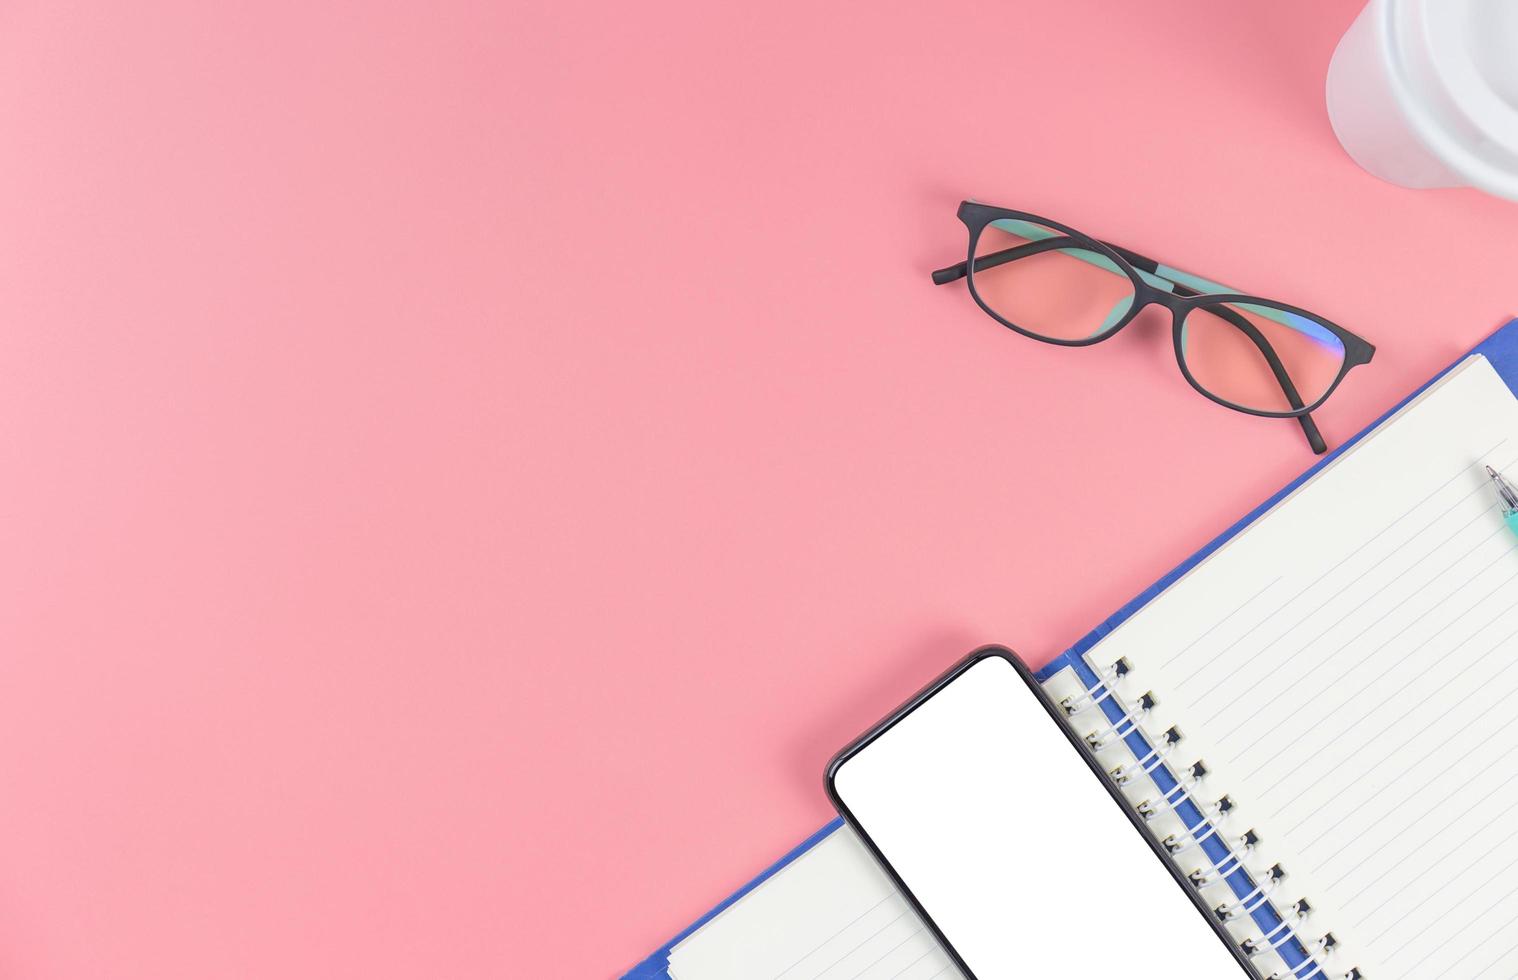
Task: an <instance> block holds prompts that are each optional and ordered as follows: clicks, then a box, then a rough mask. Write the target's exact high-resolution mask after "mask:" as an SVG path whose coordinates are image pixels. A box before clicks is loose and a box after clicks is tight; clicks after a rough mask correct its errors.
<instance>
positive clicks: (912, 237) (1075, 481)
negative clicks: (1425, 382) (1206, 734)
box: [0, 0, 1518, 980]
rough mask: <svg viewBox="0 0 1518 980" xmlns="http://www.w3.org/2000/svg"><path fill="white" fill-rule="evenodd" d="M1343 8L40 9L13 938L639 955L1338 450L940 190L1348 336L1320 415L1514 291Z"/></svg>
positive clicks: (1350, 400)
mask: <svg viewBox="0 0 1518 980" xmlns="http://www.w3.org/2000/svg"><path fill="white" fill-rule="evenodd" d="M1357 7H1358V3H1357V2H1356V0H1333V2H1321V0H1314V2H1308V0H1289V2H1282V3H1276V4H1270V5H1259V4H1220V3H1211V2H1202V0H1187V2H1169V3H1149V4H1138V5H1118V4H1110V3H1099V2H1096V0H1079V2H1067V3H1059V4H1032V3H1023V2H996V3H980V4H969V5H963V4H962V5H959V6H958V7H936V8H932V9H929V8H926V7H921V6H915V7H914V6H910V5H908V6H891V5H886V6H882V5H879V4H870V5H866V4H831V5H830V4H811V3H809V4H802V3H794V2H781V3H778V4H777V3H767V4H758V5H733V4H725V5H723V4H719V5H712V4H698V3H685V2H680V3H665V4H658V5H653V6H650V5H646V4H644V5H626V4H622V5H617V4H603V5H599V6H592V5H587V4H584V3H578V2H564V3H553V4H546V3H545V4H539V5H535V6H532V7H529V6H525V5H520V4H519V5H501V4H484V3H459V2H450V3H443V4H426V5H423V4H357V3H353V4H347V5H344V4H337V3H316V4H294V3H273V4H255V5H237V6H235V7H234V6H229V5H226V4H192V3H178V4H176V3H168V2H150V3H145V4H135V5H115V6H111V5H104V6H101V5H89V6H87V5H75V4H67V3H59V4H40V3H26V2H23V3H19V4H12V5H10V7H9V8H8V9H7V10H6V11H5V12H4V13H3V14H0V132H3V133H4V134H5V146H6V151H5V152H4V153H0V268H3V269H4V270H5V276H4V280H5V285H4V288H3V289H0V314H3V323H4V329H3V332H0V338H3V348H0V363H3V365H4V384H3V385H0V419H3V420H4V422H3V424H4V426H5V430H4V435H5V438H4V440H3V445H4V450H3V451H4V454H5V455H4V461H5V467H6V474H5V475H6V479H5V487H6V492H5V494H4V500H5V503H6V519H5V520H4V522H3V523H0V527H3V534H4V554H5V555H6V556H7V560H6V561H5V562H4V563H3V565H0V568H3V579H0V596H3V597H4V598H3V600H0V640H3V649H4V650H5V652H6V655H5V659H4V666H5V672H4V679H3V683H0V785H3V786H4V787H5V796H6V799H7V801H8V802H7V805H6V806H4V807H3V808H0V849H3V856H0V866H3V868H4V872H3V875H0V919H3V921H4V922H5V924H6V925H5V929H4V931H3V938H0V975H4V976H6V977H17V978H38V980H41V978H94V977H111V978H115V980H135V978H144V980H146V978H152V980H171V978H205V977H218V978H254V977H257V978H263V977H274V976H279V977H355V978H358V977H362V978H365V980H379V978H391V977H450V978H466V977H479V978H487V977H489V978H498V977H506V976H509V977H515V976H524V977H525V976H532V977H607V976H612V975H615V974H617V973H619V972H620V971H621V970H622V969H624V968H626V967H627V966H630V965H631V964H632V963H634V962H635V961H637V960H638V959H641V958H642V957H643V956H644V955H645V954H646V953H647V952H648V951H649V950H650V949H651V948H653V947H654V946H655V945H656V944H658V943H659V942H662V941H663V940H664V939H666V938H667V937H668V936H669V935H670V934H672V933H674V932H675V931H676V930H677V929H679V928H680V927H681V926H683V925H684V924H685V923H686V922H688V921H689V920H690V919H692V918H693V917H695V916H696V915H697V914H699V913H700V912H702V911H703V910H705V909H706V908H707V907H708V906H709V905H711V904H712V903H713V902H714V901H716V900H717V899H719V898H721V897H722V896H723V895H725V894H726V893H727V892H728V891H729V890H731V889H732V888H733V887H734V886H736V885H737V884H739V883H740V882H742V881H743V880H745V879H746V878H747V877H748V876H750V875H751V874H753V873H754V872H755V871H757V870H758V869H760V868H761V867H763V866H764V865H765V864H766V863H768V862H769V861H770V860H771V859H772V858H774V857H775V856H776V855H778V854H779V853H781V852H782V851H783V850H785V849H786V848H788V847H790V846H791V845H792V844H794V843H795V842H796V841H798V840H799V839H801V838H802V837H803V836H805V835H806V834H808V833H809V832H811V831H812V830H814V829H815V828H817V827H818V826H819V825H821V824H822V823H823V822H824V821H825V820H826V819H828V817H829V813H828V808H827V805H826V802H825V801H824V798H823V795H822V793H821V771H822V766H823V763H824V762H825V760H826V758H827V757H828V755H829V754H830V753H831V752H832V751H833V750H834V749H835V748H836V747H837V746H838V745H840V744H841V743H842V742H843V741H845V740H846V739H847V738H848V737H849V736H851V735H853V734H854V733H856V732H857V731H858V730H859V729H861V728H862V727H863V726H864V725H866V724H867V723H869V722H870V721H872V720H873V719H874V718H876V717H877V716H878V715H880V714H881V713H882V712H884V711H885V710H886V709H888V708H889V707H890V706H892V705H893V704H894V703H896V702H897V701H898V700H899V699H900V698H901V697H903V696H904V695H905V694H907V693H909V692H910V691H911V690H913V689H915V688H916V687H917V686H918V685H919V684H920V683H921V682H923V681H924V680H926V679H927V678H928V677H929V676H931V675H932V674H933V673H935V672H937V671H938V670H939V669H941V668H942V667H943V666H945V665H946V664H947V663H949V662H950V661H951V660H953V659H954V658H956V657H957V656H958V655H960V654H961V653H963V652H964V651H966V650H967V649H969V648H970V647H972V646H974V645H976V644H978V643H981V642H987V641H1001V642H1005V643H1008V644H1011V645H1013V646H1015V647H1016V648H1018V649H1019V650H1021V651H1022V652H1023V653H1024V654H1025V656H1026V657H1027V658H1028V660H1029V661H1030V662H1032V663H1034V664H1038V663H1042V662H1043V661H1045V660H1047V659H1048V658H1049V657H1051V656H1053V655H1054V654H1056V653H1058V652H1059V651H1060V650H1061V649H1063V648H1064V646H1065V645H1067V644H1068V643H1070V642H1071V641H1072V640H1074V639H1075V638H1076V637H1078V636H1079V635H1080V634H1081V633H1082V632H1084V631H1085V630H1086V629H1087V628H1089V627H1090V626H1092V625H1093V624H1094V623H1096V622H1097V621H1099V620H1100V619H1101V618H1103V617H1104V616H1105V615H1106V614H1107V613H1109V612H1110V611H1111V610H1112V609H1113V608H1114V607H1116V606H1117V605H1118V604H1120V603H1121V602H1123V601H1124V600H1126V599H1127V598H1129V597H1130V596H1131V595H1133V594H1134V593H1135V592H1137V591H1138V590H1139V589H1141V588H1142V587H1143V586H1145V585H1146V584H1148V583H1149V582H1150V581H1151V580H1152V579H1154V578H1155V577H1156V576H1157V575H1159V574H1160V573H1161V572H1163V571H1165V570H1166V569H1168V568H1169V567H1170V566H1171V565H1173V564H1174V563H1175V562H1177V561H1178V560H1180V559H1181V558H1183V557H1184V556H1185V555H1186V554H1188V553H1189V552H1190V551H1192V550H1193V549H1194V548H1196V547H1197V546H1199V545H1200V544H1201V543H1203V542H1204V541H1205V540H1207V539H1208V538H1210V537H1211V536H1212V535H1213V534H1214V533H1216V532H1217V531H1219V530H1220V529H1222V528H1223V527H1225V526H1226V525H1227V524H1228V523H1230V522H1231V521H1232V520H1233V519H1234V518H1235V517H1236V516H1237V515H1238V514H1239V513H1241V512H1242V511H1243V510H1244V509H1245V508H1247V507H1248V506H1250V505H1252V504H1253V503H1255V502H1257V501H1258V500H1259V499H1261V498H1262V497H1263V496H1265V495H1266V494H1267V493H1269V492H1270V491H1272V490H1273V489H1275V488H1276V487H1278V486H1279V485H1280V484H1282V483H1283V482H1285V481H1286V480H1287V479H1288V478H1290V477H1291V476H1292V475H1294V474H1295V473H1297V472H1298V471H1299V470H1300V469H1302V468H1303V467H1305V466H1306V465H1307V464H1308V463H1309V462H1310V457H1309V455H1308V453H1307V451H1306V449H1305V446H1304V443H1303V440H1302V437H1301V434H1300V432H1299V431H1298V429H1297V427H1296V426H1295V425H1294V424H1292V423H1290V422H1271V421H1262V420H1257V419H1249V418H1245V417H1243V416H1240V415H1237V414H1234V413H1230V412H1227V411H1225V410H1223V409H1220V408H1218V407H1216V406H1214V405H1211V404H1209V403H1208V402H1206V401H1204V400H1202V399H1201V398H1200V397H1198V396H1197V395H1196V394H1195V393H1193V392H1192V391H1190V390H1189V389H1188V388H1187V387H1186V385H1185V383H1184V382H1183V381H1182V379H1181V377H1180V375H1179V373H1178V372H1177V371H1176V368H1175V363H1174V357H1173V354H1172V353H1171V351H1170V350H1169V348H1168V343H1167V335H1166V333H1165V331H1164V329H1163V328H1161V327H1160V326H1159V325H1157V324H1156V323H1154V322H1150V321H1146V322H1145V323H1140V324H1137V325H1135V327H1134V328H1131V329H1130V330H1128V331H1126V332H1125V333H1124V334H1123V335H1122V336H1121V337H1120V338H1119V339H1118V340H1116V341H1114V342H1113V343H1110V344H1106V345H1102V346H1100V347H1096V348H1092V349H1089V350H1079V351H1071V350H1062V349H1056V348H1052V347H1046V346H1041V345H1038V344H1034V343H1032V342H1029V341H1026V340H1023V339H1021V338H1018V337H1015V336H1013V335H1011V334H1010V333H1009V332H1007V331H1005V330H1001V329H999V328H997V327H996V326H995V325H994V324H992V323H991V321H990V320H988V319H987V318H986V317H984V316H983V315H982V314H980V313H979V312H978V311H976V310H975V309H974V308H973V306H972V304H971V302H970V300H969V298H968V297H967V295H966V294H965V291H964V288H963V285H962V284H961V285H955V286H950V287H944V288H935V287H933V286H932V285H930V284H929V282H928V275H927V273H928V270H929V269H931V268H933V267H935V266H938V265H942V264H947V263H949V262H952V261H954V260H955V259H956V258H958V257H960V256H961V255H962V252H963V249H964V229H963V228H962V226H961V225H959V223H958V222H957V221H955V219H954V208H955V206H956V204H957V202H958V200H959V199H960V198H961V197H965V196H975V197H978V198H981V199H984V200H988V201H992V202H996V203H1003V204H1006V205H1009V206H1013V207H1020V208H1026V209H1028V210H1033V211H1037V212H1040V213H1044V214H1047V215H1049V216H1051V217H1054V218H1058V219H1060V220H1064V221H1067V222H1069V223H1071V224H1074V225H1076V226H1078V227H1082V228H1085V229H1088V230H1090V231H1091V232H1093V233H1096V234H1099V235H1103V236H1106V237H1109V238H1111V239H1113V240H1115V241H1118V242H1121V243H1124V244H1126V245H1129V246H1130V247H1133V248H1137V249H1139V250H1141V251H1144V252H1146V253H1148V254H1151V255H1153V256H1155V257H1157V258H1159V259H1161V260H1163V261H1167V262H1170V263H1173V264H1175V265H1178V266H1181V267H1182V268H1188V269H1192V270H1194V271H1197V272H1200V273H1202V274H1205V275H1209V276H1212V277H1215V278H1217V279H1220V280H1223V281H1226V282H1229V283H1231V284H1233V285H1236V286H1238V287H1239V288H1241V289H1246V290H1252V291H1256V292H1260V293H1265V294H1268V295H1274V296H1279V297H1280V298H1282V299H1285V300H1288V301H1291V302H1295V303H1297V304H1300V305H1303V306H1307V307H1309V308H1313V309H1316V310H1320V311H1322V312H1323V313H1324V314H1326V315H1327V316H1329V317H1331V318H1333V319H1335V320H1337V321H1339V322H1341V323H1343V324H1344V325H1345V326H1346V327H1348V328H1349V329H1351V330H1354V331H1356V332H1358V333H1361V334H1363V335H1365V336H1366V337H1368V338H1369V339H1371V340H1372V341H1373V342H1374V343H1376V344H1377V345H1378V347H1379V348H1380V351H1379V353H1378V355H1377V358H1376V362H1375V363H1374V364H1373V365H1371V366H1370V367H1369V368H1366V369H1360V370H1357V371H1356V372H1354V373H1353V374H1352V375H1351V376H1350V378H1349V380H1348V381H1347V382H1346V384H1345V386H1344V388H1343V389H1342V390H1341V392H1340V393H1339V394H1338V395H1336V396H1335V398H1334V399H1333V400H1332V401H1331V402H1330V404H1329V407H1328V408H1327V409H1326V410H1325V411H1324V412H1322V413H1321V416H1320V423H1321V425H1322V426H1323V429H1324V431H1325V434H1326V435H1327V436H1328V438H1329V439H1330V441H1331V442H1334V443H1337V442H1339V441H1341V440H1342V439H1344V438H1345V437H1346V436H1348V435H1350V434H1351V433H1353V432H1354V431H1355V430H1356V429H1357V428H1358V427H1360V426H1361V425H1363V424H1364V423H1366V422H1367V421H1369V420H1370V419H1371V418H1373V417H1374V416H1375V415H1376V414H1377V413H1379V412H1380V411H1381V410H1382V409H1384V408H1385V407H1386V406H1387V405H1388V404H1389V403H1390V402H1391V401H1392V400H1393V399H1395V398H1397V397H1398V396H1400V395H1402V394H1404V393H1405V392H1407V391H1408V390H1409V389H1410V388H1411V387H1413V386H1414V385H1415V384H1416V383H1417V382H1419V381H1421V380H1422V379H1424V378H1425V377H1426V376H1428V375H1429V374H1430V373H1432V372H1433V371H1434V370H1435V369H1437V368H1439V367H1442V366H1443V365H1444V364H1446V363H1448V362H1449V361H1451V360H1452V359H1453V358H1455V357H1456V356H1457V355H1459V354H1460V353H1461V352H1463V351H1464V350H1465V349H1466V348H1467V347H1469V346H1470V345H1471V344H1472V343H1474V342H1475V341H1476V340H1478V339H1479V338H1481V337H1482V336H1484V335H1485V334H1486V333H1488V332H1489V331H1491V330H1492V329H1494V328H1495V327H1496V326H1497V325H1498V324H1499V323H1500V322H1502V321H1503V320H1504V319H1506V318H1507V317H1508V316H1510V315H1511V314H1513V313H1514V312H1515V307H1518V287H1515V280H1514V275H1513V259H1514V256H1515V254H1518V209H1515V207H1514V206H1513V205H1509V204H1505V203H1501V202H1498V201H1495V200H1492V199H1488V198H1484V197H1481V196H1478V195H1477V194H1475V193H1473V192H1458V191H1457V192H1435V193H1429V192H1421V193H1416V192H1409V191H1405V190H1400V189H1398V188H1395V187H1391V186H1388V185H1385V184H1382V183H1379V182H1377V181H1376V180H1374V179H1372V178H1370V177H1368V176H1367V175H1365V174H1363V173H1361V172H1360V171H1359V170H1357V169H1356V168H1355V167H1354V165H1353V164H1352V163H1351V162H1350V161H1349V160H1348V158H1346V157H1345V156H1344V155H1343V154H1342V153H1341V152H1340V151H1339V149H1338V147H1337V145H1336V144H1335V142H1334V139H1333V136H1332V134H1331V132H1330V130H1329V128H1328V123H1327V119H1326V115H1325V111H1324V107H1323V99H1322V96H1321V88H1322V80H1323V77H1324V72H1325V69H1326V66H1327V63H1328V58H1329V55H1330V53H1331V51H1332V49H1333V45H1334V43H1335V41H1336V39H1337V38H1338V36H1339V35H1340V34H1341V33H1342V31H1343V29H1344V28H1345V27H1346V26H1347V25H1348V23H1349V21H1350V20H1351V19H1352V17H1353V15H1354V13H1355V11H1356V9H1357Z"/></svg>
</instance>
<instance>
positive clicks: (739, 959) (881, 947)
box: [669, 827, 963, 980]
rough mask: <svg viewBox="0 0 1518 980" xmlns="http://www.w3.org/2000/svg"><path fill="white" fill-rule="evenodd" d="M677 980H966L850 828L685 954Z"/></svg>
mask: <svg viewBox="0 0 1518 980" xmlns="http://www.w3.org/2000/svg"><path fill="white" fill-rule="evenodd" d="M669 972H670V976H671V977H673V978H674V980H963V978H962V976H961V974H960V973H959V971H958V970H957V969H955V967H954V965H953V963H951V962H950V961H949V958H948V956H947V955H946V954H945V953H944V952H943V950H942V948H941V947H939V945H938V943H937V941H936V940H935V939H934V938H933V936H932V934H931V933H929V932H928V931H927V929H926V928H925V927H924V926H923V924H922V921H921V920H920V919H919V918H918V917H917V915H916V913H915V912H913V911H912V909H911V908H910V907H909V906H908V905H907V903H906V900H905V899H903V898H902V897H901V893H900V892H898V891H897V890H896V888H895V886H893V885H892V884H891V881H890V879H888V878H887V877H886V876H885V873H884V872H883V871H881V870H880V867H879V865H877V864H876V863H875V860H874V858H872V857H871V856H870V854H869V852H868V851H866V850H865V849H864V845H863V844H861V843H860V842H859V838H857V837H856V836H855V835H854V832H853V831H852V830H850V829H849V828H848V827H840V828H839V829H838V830H836V831H834V832H833V833H832V834H830V835H828V837H827V838H826V839H824V840H822V841H820V842H819V843H818V844H817V845H816V846H814V847H812V848H811V849H810V850H808V851H807V852H805V853H804V854H802V855H801V856H800V857H798V858H797V859H796V860H794V861H792V862H791V863H790V864H788V865H786V866H785V867H784V868H781V869H780V870H779V871H777V872H776V873H775V874H774V875H773V876H772V877H770V878H769V879H767V880H766V881H764V882H763V883H762V884H760V885H759V887H757V888H755V889H754V890H753V891H751V892H749V893H748V894H747V895H745V896H743V898H741V899H739V900H738V901H737V902H735V903H734V904H732V905H730V906H728V907H727V908H726V909H724V910H723V911H722V912H721V913H720V914H719V915H718V916H717V917H716V918H714V919H712V921H710V922H708V923H707V924H706V925H704V926H702V927H701V928H700V929H698V930H696V932H694V933H692V934H691V935H690V936H689V937H688V938H686V939H685V940H684V941H683V942H681V943H680V944H679V945H678V946H676V947H675V949H674V952H673V953H672V954H671V956H670V963H669Z"/></svg>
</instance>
